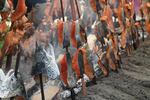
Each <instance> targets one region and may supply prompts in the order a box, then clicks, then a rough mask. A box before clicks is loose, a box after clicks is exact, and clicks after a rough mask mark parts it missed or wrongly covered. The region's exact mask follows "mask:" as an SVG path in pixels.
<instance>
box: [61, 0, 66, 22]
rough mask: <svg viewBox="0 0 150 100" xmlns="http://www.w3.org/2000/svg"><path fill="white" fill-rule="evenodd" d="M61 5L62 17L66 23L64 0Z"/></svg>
mask: <svg viewBox="0 0 150 100" xmlns="http://www.w3.org/2000/svg"><path fill="white" fill-rule="evenodd" d="M60 4H61V12H62V17H63V21H65V15H64V10H63V9H64V8H63V2H62V0H60Z"/></svg>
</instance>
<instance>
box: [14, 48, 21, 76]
mask: <svg viewBox="0 0 150 100" xmlns="http://www.w3.org/2000/svg"><path fill="white" fill-rule="evenodd" d="M20 57H21V52H20V51H19V52H18V54H17V58H16V59H17V60H16V66H15V74H14V75H15V77H16V78H17V73H18V69H19V65H20Z"/></svg>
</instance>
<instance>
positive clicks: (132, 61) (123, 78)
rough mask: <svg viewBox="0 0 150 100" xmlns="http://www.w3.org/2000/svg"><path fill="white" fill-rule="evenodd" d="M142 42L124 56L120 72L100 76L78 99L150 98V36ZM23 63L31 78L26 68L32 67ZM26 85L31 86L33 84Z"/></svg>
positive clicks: (23, 69)
mask: <svg viewBox="0 0 150 100" xmlns="http://www.w3.org/2000/svg"><path fill="white" fill-rule="evenodd" d="M140 43H141V44H140V47H139V48H138V49H137V50H136V51H133V52H132V56H130V57H127V56H124V57H122V61H123V64H122V68H121V69H119V72H118V73H116V72H112V71H111V72H110V74H109V76H108V77H101V78H98V79H97V84H96V85H94V86H90V87H88V88H87V96H82V93H79V94H78V96H76V99H77V100H150V38H147V39H146V40H145V41H144V42H142V41H141V42H140ZM23 65H24V64H23V63H22V65H21V66H22V67H21V68H20V70H21V71H22V74H24V76H25V79H28V80H29V72H28V71H25V70H29V68H31V67H29V66H28V67H25V66H23ZM29 65H30V64H29ZM32 85H33V84H32ZM26 86H27V87H31V84H28V85H27V84H26ZM48 95H50V94H48Z"/></svg>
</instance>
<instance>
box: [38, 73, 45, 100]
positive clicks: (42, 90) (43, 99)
mask: <svg viewBox="0 0 150 100" xmlns="http://www.w3.org/2000/svg"><path fill="white" fill-rule="evenodd" d="M39 78H40V87H41V99H42V100H45V95H44V88H43V79H42V74H39Z"/></svg>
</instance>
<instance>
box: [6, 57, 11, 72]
mask: <svg viewBox="0 0 150 100" xmlns="http://www.w3.org/2000/svg"><path fill="white" fill-rule="evenodd" d="M11 63H12V55H8V56H7V61H6V67H5V68H6V71H9V70H10V69H11Z"/></svg>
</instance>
